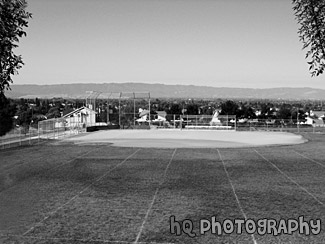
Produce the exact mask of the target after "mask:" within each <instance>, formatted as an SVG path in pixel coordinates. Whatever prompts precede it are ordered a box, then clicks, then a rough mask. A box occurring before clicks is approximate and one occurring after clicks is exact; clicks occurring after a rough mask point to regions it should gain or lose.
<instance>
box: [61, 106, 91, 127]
mask: <svg viewBox="0 0 325 244" xmlns="http://www.w3.org/2000/svg"><path fill="white" fill-rule="evenodd" d="M62 118H63V119H64V120H65V127H87V126H92V125H96V112H95V111H94V110H92V109H90V108H87V107H81V108H78V109H76V110H74V111H72V112H70V113H68V114H66V115H64V116H63V117H62Z"/></svg>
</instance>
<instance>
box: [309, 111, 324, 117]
mask: <svg viewBox="0 0 325 244" xmlns="http://www.w3.org/2000/svg"><path fill="white" fill-rule="evenodd" d="M310 115H311V116H314V117H317V118H319V119H324V118H325V111H310Z"/></svg>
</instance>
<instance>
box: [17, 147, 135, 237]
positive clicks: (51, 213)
mask: <svg viewBox="0 0 325 244" xmlns="http://www.w3.org/2000/svg"><path fill="white" fill-rule="evenodd" d="M138 151H140V149H138V150H136V151H135V152H133V153H132V154H131V155H129V156H128V157H127V158H126V159H124V160H123V161H122V162H120V163H118V164H116V165H115V166H114V167H113V168H111V169H109V170H108V171H107V172H106V173H105V174H103V175H102V176H100V177H99V178H97V179H96V180H94V181H93V182H92V183H90V184H89V185H88V186H87V187H85V188H84V189H83V190H82V191H80V192H79V193H77V194H76V195H75V196H73V197H72V198H70V199H69V200H68V201H67V202H66V203H64V204H63V205H61V206H59V207H58V208H57V209H55V210H54V211H52V212H50V213H49V214H48V215H47V216H46V217H45V218H43V219H42V220H41V221H39V222H38V223H36V224H35V225H34V226H32V227H31V228H30V229H29V230H27V231H26V232H25V233H24V234H23V236H25V235H27V234H28V233H30V232H31V231H33V230H34V229H35V228H36V227H37V226H38V225H40V224H42V223H43V222H44V221H45V220H47V219H48V218H49V217H51V216H52V215H54V214H55V213H56V212H58V211H59V210H60V209H62V208H63V207H64V206H66V205H67V204H69V203H70V202H72V201H73V200H74V199H76V198H77V197H78V196H79V195H80V194H82V193H84V192H85V191H86V190H88V189H89V188H90V187H91V186H93V185H94V184H95V183H97V182H98V181H100V180H101V179H103V178H104V177H105V176H107V175H108V174H109V173H110V172H112V171H113V170H114V169H116V168H117V167H119V166H121V165H122V164H123V163H125V162H126V161H127V160H128V159H129V158H131V157H132V156H134V155H135V154H136V153H137V152H138ZM88 153H89V152H88Z"/></svg>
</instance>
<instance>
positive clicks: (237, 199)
mask: <svg viewBox="0 0 325 244" xmlns="http://www.w3.org/2000/svg"><path fill="white" fill-rule="evenodd" d="M217 152H218V155H219V158H220V160H221V162H222V165H223V169H224V171H225V172H226V175H227V178H228V181H229V183H230V185H231V188H232V192H233V193H234V195H235V198H236V202H237V205H238V207H239V209H240V211H241V213H242V215H243V216H244V218H245V220H246V221H247V219H248V218H247V215H246V214H245V212H244V209H243V207H242V206H241V204H240V201H239V198H238V196H237V193H236V190H235V187H234V184H233V183H232V181H231V179H230V175H229V173H228V171H227V168H226V164H225V162H224V161H223V159H222V156H221V153H220V151H219V149H217ZM251 237H252V240H253V243H254V244H257V242H256V239H255V236H254V234H251Z"/></svg>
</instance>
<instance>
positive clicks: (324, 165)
mask: <svg viewBox="0 0 325 244" xmlns="http://www.w3.org/2000/svg"><path fill="white" fill-rule="evenodd" d="M293 151H294V152H295V153H296V154H298V155H299V156H301V157H303V158H305V159H307V160H309V161H311V162H314V163H316V164H318V165H320V166H322V167H323V168H325V164H322V163H320V162H318V161H316V160H314V159H312V158H310V157H307V156H306V155H303V154H301V153H299V152H297V151H295V150H293Z"/></svg>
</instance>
